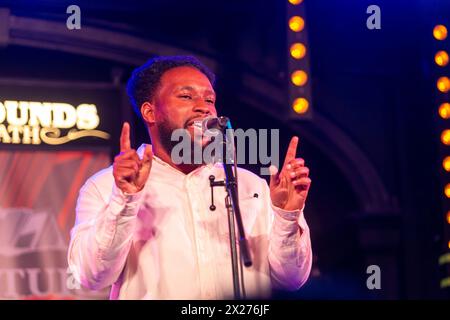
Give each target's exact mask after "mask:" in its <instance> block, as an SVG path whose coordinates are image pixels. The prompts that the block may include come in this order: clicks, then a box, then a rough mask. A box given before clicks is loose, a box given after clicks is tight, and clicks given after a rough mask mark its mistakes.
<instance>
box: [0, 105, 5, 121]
mask: <svg viewBox="0 0 450 320" xmlns="http://www.w3.org/2000/svg"><path fill="white" fill-rule="evenodd" d="M5 119H6V109H5V106H4V105H3V103H1V102H0V123H2V122H3V121H5Z"/></svg>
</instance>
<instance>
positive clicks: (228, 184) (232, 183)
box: [209, 117, 252, 300]
mask: <svg viewBox="0 0 450 320" xmlns="http://www.w3.org/2000/svg"><path fill="white" fill-rule="evenodd" d="M221 118H224V119H226V121H227V122H226V125H223V124H222V125H221V126H219V127H220V131H221V132H222V135H223V139H222V145H223V149H222V150H223V155H222V157H223V160H224V161H223V169H224V172H225V181H214V176H210V177H209V179H210V186H211V192H212V188H213V187H216V186H225V189H226V191H227V196H226V197H225V206H226V208H227V213H228V227H229V232H230V250H231V265H232V272H233V289H234V298H235V299H236V300H238V299H241V292H240V286H239V268H238V253H237V247H236V232H235V221H236V225H237V229H238V236H239V248H240V253H241V259H242V261H243V262H244V265H245V266H246V267H250V266H251V265H252V260H251V257H250V251H249V248H248V243H247V239H246V237H245V230H244V225H243V223H242V215H241V209H240V207H239V196H238V185H237V179H236V175H235V173H234V172H233V167H234V166H235V161H234V158H233V159H227V158H226V154H227V141H228V138H227V134H226V129H231V125H230V121H229V120H228V118H225V117H221ZM230 140H231V141H228V142H229V143H232V144H233V143H234V140H232V139H230ZM233 155H234V152H233ZM210 208H211V210H214V209H215V206H214V204H212V205H211V207H210ZM213 208H214V209H213Z"/></svg>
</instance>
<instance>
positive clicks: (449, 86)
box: [436, 77, 450, 93]
mask: <svg viewBox="0 0 450 320" xmlns="http://www.w3.org/2000/svg"><path fill="white" fill-rule="evenodd" d="M436 86H437V88H438V90H439V91H440V92H443V93H447V92H448V91H449V90H450V79H449V78H448V77H440V78H439V79H438V81H437V83H436Z"/></svg>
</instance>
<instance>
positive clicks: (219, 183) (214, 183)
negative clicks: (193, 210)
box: [209, 175, 225, 211]
mask: <svg viewBox="0 0 450 320" xmlns="http://www.w3.org/2000/svg"><path fill="white" fill-rule="evenodd" d="M215 179H216V177H215V176H213V175H210V176H209V186H210V188H211V205H210V206H209V210H211V211H215V210H216V206H215V205H214V187H224V186H225V181H224V180H219V181H216V180H215Z"/></svg>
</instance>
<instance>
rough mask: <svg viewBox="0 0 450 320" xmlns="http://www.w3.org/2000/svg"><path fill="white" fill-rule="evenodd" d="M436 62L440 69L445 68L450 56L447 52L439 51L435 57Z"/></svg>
mask: <svg viewBox="0 0 450 320" xmlns="http://www.w3.org/2000/svg"><path fill="white" fill-rule="evenodd" d="M434 62H436V64H437V65H438V66H440V67H445V66H446V65H447V64H448V54H447V52H445V51H443V50H442V51H438V52H437V53H436V55H435V56H434Z"/></svg>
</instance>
